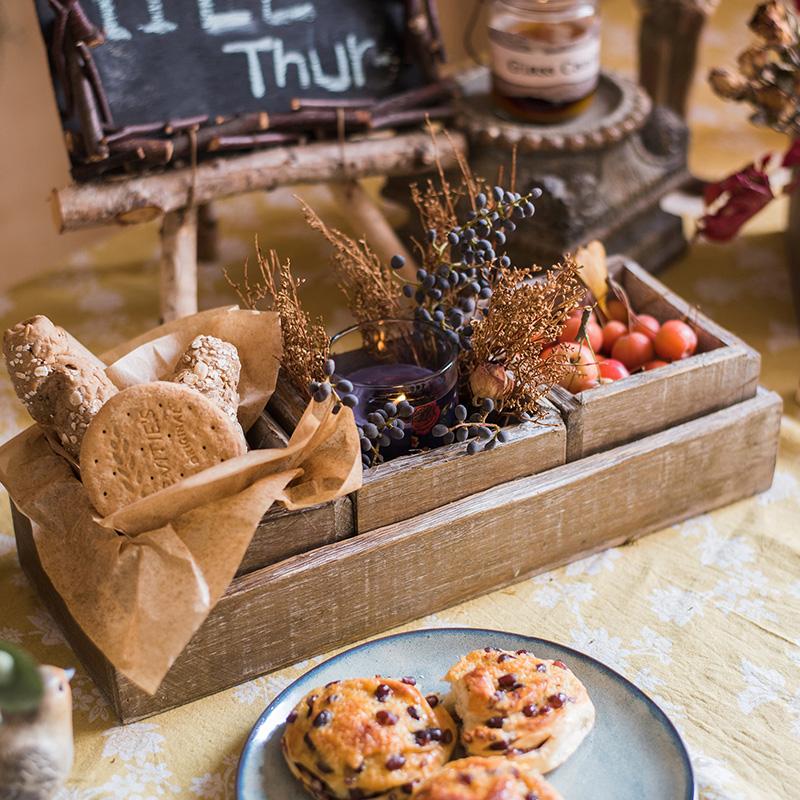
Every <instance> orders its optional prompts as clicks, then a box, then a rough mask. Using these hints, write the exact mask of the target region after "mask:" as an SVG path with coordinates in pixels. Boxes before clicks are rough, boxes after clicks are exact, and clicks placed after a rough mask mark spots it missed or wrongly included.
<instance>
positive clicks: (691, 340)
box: [655, 319, 697, 361]
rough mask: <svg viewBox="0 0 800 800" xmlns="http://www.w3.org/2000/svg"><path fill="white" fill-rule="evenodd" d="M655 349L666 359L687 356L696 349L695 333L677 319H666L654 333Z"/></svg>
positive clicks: (674, 359)
mask: <svg viewBox="0 0 800 800" xmlns="http://www.w3.org/2000/svg"><path fill="white" fill-rule="evenodd" d="M655 350H656V354H657V355H658V356H659V357H660V358H663V359H665V360H666V361H679V360H680V359H682V358H688V357H689V356H691V355H693V354H694V352H695V350H697V334H696V333H695V332H694V331H693V330H692V329H691V328H690V327H689V326H688V325H687V324H686V323H685V322H682V321H681V320H679V319H671V320H668V321H667V322H665V323H664V324H663V325H662V326H661V330H660V331H659V332H658V334H657V335H656V339H655Z"/></svg>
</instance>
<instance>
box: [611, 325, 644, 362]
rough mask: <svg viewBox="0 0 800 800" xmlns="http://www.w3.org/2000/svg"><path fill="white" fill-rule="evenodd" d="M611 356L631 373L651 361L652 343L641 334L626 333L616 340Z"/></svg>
mask: <svg viewBox="0 0 800 800" xmlns="http://www.w3.org/2000/svg"><path fill="white" fill-rule="evenodd" d="M611 355H612V356H613V357H614V358H615V359H617V361H621V362H622V363H623V364H624V365H625V366H626V367H627V368H628V369H629V370H630V371H631V372H633V371H634V370H637V369H639V367H641V366H642V365H643V364H646V363H647V362H648V361H651V360H652V358H653V343H652V342H651V341H650V340H649V339H648V338H647V337H646V336H645V335H644V334H643V333H637V332H636V331H634V332H633V333H626V334H625V335H624V336H620V337H619V339H617V341H616V344H615V345H614V349H613V350H612V351H611Z"/></svg>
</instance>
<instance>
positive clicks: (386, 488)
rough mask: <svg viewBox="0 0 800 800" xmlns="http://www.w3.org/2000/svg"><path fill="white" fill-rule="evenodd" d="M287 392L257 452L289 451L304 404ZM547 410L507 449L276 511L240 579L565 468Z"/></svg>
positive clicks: (441, 452)
mask: <svg viewBox="0 0 800 800" xmlns="http://www.w3.org/2000/svg"><path fill="white" fill-rule="evenodd" d="M281 386H282V388H281V390H280V391H279V392H278V400H277V401H276V402H275V404H274V405H275V407H276V410H277V415H276V416H278V417H279V419H280V421H279V420H278V419H276V418H275V416H273V414H272V413H270V412H268V411H265V412H264V413H263V414H262V416H261V418H260V419H259V420H258V421H257V422H256V424H255V425H254V426H253V428H252V429H251V430H250V431H249V432H248V434H247V438H248V441H249V444H250V446H251V447H279V446H282V445H285V444H286V442H287V441H288V435H287V434H286V433H285V432H284V430H293V429H294V427H295V425H296V423H297V420H298V419H299V418H300V416H301V415H302V413H303V410H304V409H305V401H304V400H302V399H301V398H299V397H297V396H296V395H293V394H292V393H291V392H290V391H288V390H287V386H288V382H282V384H281ZM542 405H543V407H544V411H545V414H544V417H543V418H542V419H541V420H539V421H538V422H536V423H523V424H519V425H513V426H510V427H508V428H507V429H506V430H507V433H508V435H509V441H508V442H507V443H506V444H504V445H503V446H502V447H497V448H495V449H494V450H490V451H489V452H481V453H478V454H476V455H474V456H467V455H466V453H465V447H466V445H464V444H452V445H449V446H447V447H439V448H436V449H435V450H431V451H430V452H427V453H417V454H415V455H408V456H403V457H401V458H398V459H395V460H394V461H391V462H389V463H387V464H381V465H380V466H377V467H373V468H372V469H369V470H367V471H366V472H365V473H364V484H363V486H362V488H361V489H359V490H358V491H357V492H355V493H353V494H352V495H350V496H348V497H343V498H340V499H339V500H335V501H334V502H331V503H323V504H321V505H318V506H314V507H313V508H308V509H304V510H303V511H284V510H282V509H277V508H276V509H273V510H272V511H270V512H269V513H268V514H266V515H265V516H264V519H263V520H262V521H261V524H260V525H259V526H258V528H257V530H256V533H255V535H254V536H253V540H252V542H251V543H250V547H249V548H248V550H247V552H246V553H245V556H244V558H243V559H242V563H241V566H240V567H239V571H238V573H237V574H238V575H242V574H245V573H247V572H252V571H253V570H255V569H260V568H261V567H265V566H267V565H269V564H274V563H276V562H278V561H281V560H283V559H285V558H289V557H290V556H293V555H296V554H298V553H304V552H307V551H308V550H312V549H314V548H315V547H323V546H324V545H327V544H331V543H333V542H338V541H341V540H342V539H347V538H348V537H350V536H354V535H355V534H356V533H364V532H366V531H370V530H373V529H375V528H378V527H381V526H383V525H388V524H390V523H392V522H400V521H402V520H404V519H408V518H409V517H414V516H416V515H417V514H421V513H422V512H424V511H430V510H431V509H433V508H438V507H439V506H441V505H446V504H447V503H451V502H453V501H455V500H460V499H462V498H463V497H467V496H468V495H471V494H474V493H475V492H480V491H483V490H484V489H490V488H491V487H492V486H497V485H498V484H501V483H505V482H506V481H509V480H513V479H515V478H521V477H524V476H527V475H535V474H536V473H537V472H543V471H544V470H547V469H552V468H553V467H556V466H560V465H561V464H564V463H565V461H566V430H565V428H564V423H563V422H562V421H561V417H560V415H559V413H558V411H557V410H556V408H555V407H554V406H553V405H551V404H550V403H548V402H547V401H544V402H543V403H542Z"/></svg>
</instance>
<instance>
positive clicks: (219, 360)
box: [171, 335, 242, 421]
mask: <svg viewBox="0 0 800 800" xmlns="http://www.w3.org/2000/svg"><path fill="white" fill-rule="evenodd" d="M241 371H242V364H241V362H240V361H239V351H238V350H237V349H236V347H235V345H232V344H231V343H230V342H224V341H223V340H222V339H217V338H216V337H215V336H205V335H201V336H196V337H195V338H194V340H193V341H192V343H191V344H190V345H189V347H188V348H187V349H186V352H185V353H184V354H183V355H182V356H181V357H180V358H179V359H178V363H177V365H176V366H175V374H174V375H173V377H172V378H171V380H172V381H173V382H174V383H183V384H185V385H186V386H191V387H192V389H195V390H196V391H198V392H200V393H201V394H204V395H205V396H206V397H207V398H208V399H209V400H212V401H213V402H215V403H216V404H217V405H218V406H219V407H220V408H221V409H222V410H223V411H224V412H225V413H226V414H227V415H228V416H229V417H230V418H231V419H232V420H234V421H235V420H236V414H237V411H238V408H239V376H240V375H241Z"/></svg>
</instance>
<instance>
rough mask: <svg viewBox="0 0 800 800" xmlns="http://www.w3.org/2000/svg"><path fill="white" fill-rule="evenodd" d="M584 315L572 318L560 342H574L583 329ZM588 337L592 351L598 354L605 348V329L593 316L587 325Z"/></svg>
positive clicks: (560, 337) (577, 314)
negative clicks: (582, 320) (582, 319)
mask: <svg viewBox="0 0 800 800" xmlns="http://www.w3.org/2000/svg"><path fill="white" fill-rule="evenodd" d="M581 317H582V313H576V314H573V315H572V316H570V318H569V319H568V320H567V324H566V325H565V326H564V330H563V331H562V332H561V336H559V337H558V341H559V342H574V341H575V339H576V338H577V336H578V331H579V330H580V328H581ZM586 335H587V336H588V337H589V342H590V343H591V345H592V350H594V351H595V352H597V351H598V350H599V349H600V348H601V347H602V346H603V329H602V328H601V327H600V323H599V322H598V321H597V317H596V316H595V315H594V314H592V315H591V316H590V317H589V321H588V322H587V323H586Z"/></svg>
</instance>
